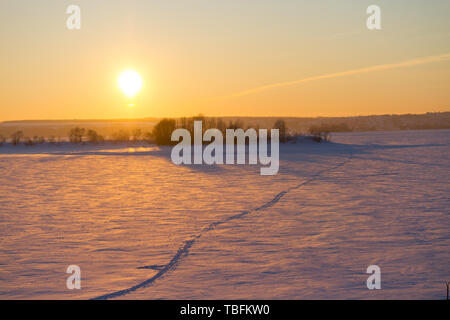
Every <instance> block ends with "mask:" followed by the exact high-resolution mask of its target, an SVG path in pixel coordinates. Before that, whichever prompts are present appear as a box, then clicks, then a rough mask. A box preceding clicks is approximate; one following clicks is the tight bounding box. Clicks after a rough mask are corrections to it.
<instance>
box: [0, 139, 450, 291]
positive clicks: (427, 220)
mask: <svg viewBox="0 0 450 320" xmlns="http://www.w3.org/2000/svg"><path fill="white" fill-rule="evenodd" d="M332 140H333V142H332V143H323V144H317V143H313V142H301V143H295V144H286V145H282V146H281V147H280V159H281V162H280V172H279V174H278V175H275V176H261V175H260V174H259V168H260V166H259V165H258V166H250V165H221V166H206V165H195V166H175V165H174V164H172V162H171V160H170V148H157V147H154V146H149V145H137V146H135V145H123V144H118V145H113V144H111V145H108V144H107V145H79V146H73V145H70V144H63V145H61V146H53V145H46V144H45V145H40V146H32V147H25V146H18V147H13V146H2V147H0V170H1V171H0V172H2V175H1V177H0V234H1V244H0V299H37V298H40V299H49V298H55V299H90V298H122V299H401V298H403V299H442V298H444V294H445V284H444V282H445V281H446V280H447V281H448V280H449V279H450V268H449V267H448V266H449V262H450V249H449V248H450V232H449V227H450V219H449V218H450V217H449V216H450V213H449V210H448V208H449V207H450V203H449V202H450V201H449V178H450V176H449V172H450V170H449V169H450V164H449V163H450V162H449V160H450V159H449V157H450V149H449V146H450V130H435V131H401V132H370V133H346V134H334V135H333V137H332ZM72 264H75V265H78V266H80V268H81V290H68V289H67V288H66V279H67V277H68V276H69V274H66V273H65V271H66V268H67V267H68V266H69V265H72ZM373 264H375V265H378V266H379V267H380V268H381V279H382V282H381V286H382V289H381V290H368V289H367V287H366V280H367V278H368V276H369V275H368V274H366V273H365V272H366V269H367V267H368V266H369V265H373Z"/></svg>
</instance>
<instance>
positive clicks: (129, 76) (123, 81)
mask: <svg viewBox="0 0 450 320" xmlns="http://www.w3.org/2000/svg"><path fill="white" fill-rule="evenodd" d="M118 85H119V88H120V90H122V92H123V93H124V94H125V95H126V96H127V97H128V98H133V97H134V96H135V95H136V94H137V93H138V92H139V91H141V88H142V78H141V76H140V75H139V74H138V73H137V72H136V71H134V70H126V71H123V72H122V73H121V74H120V75H119V78H118Z"/></svg>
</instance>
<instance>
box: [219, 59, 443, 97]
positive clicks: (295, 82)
mask: <svg viewBox="0 0 450 320" xmlns="http://www.w3.org/2000/svg"><path fill="white" fill-rule="evenodd" d="M447 60H450V53H445V54H441V55H436V56H429V57H424V58H417V59H411V60H406V61H403V62H397V63H388V64H381V65H376V66H371V67H366V68H360V69H353V70H347V71H342V72H336V73H330V74H325V75H321V76H314V77H309V78H304V79H300V80H293V81H286V82H278V83H273V84H268V85H265V86H261V87H256V88H252V89H248V90H245V91H241V92H237V93H234V94H231V95H227V96H222V97H219V98H218V99H233V98H239V97H242V96H247V95H250V94H254V93H258V92H262V91H267V90H272V89H276V88H281V87H288V86H294V85H298V84H301V83H306V82H312V81H318V80H324V79H334V78H341V77H346V76H352V75H355V74H362V73H370V72H375V71H384V70H392V69H399V68H407V67H413V66H419V65H423V64H429V63H434V62H439V61H447Z"/></svg>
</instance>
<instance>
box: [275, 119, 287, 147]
mask: <svg viewBox="0 0 450 320" xmlns="http://www.w3.org/2000/svg"><path fill="white" fill-rule="evenodd" d="M273 128H274V129H278V130H279V134H280V142H286V141H287V136H286V131H287V128H286V122H285V121H284V120H283V119H279V120H277V121H275V124H274V125H273Z"/></svg>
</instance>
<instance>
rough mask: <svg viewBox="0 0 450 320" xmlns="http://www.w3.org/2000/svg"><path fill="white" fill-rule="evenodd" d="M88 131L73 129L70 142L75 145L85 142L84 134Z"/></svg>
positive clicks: (70, 133) (70, 132)
mask: <svg viewBox="0 0 450 320" xmlns="http://www.w3.org/2000/svg"><path fill="white" fill-rule="evenodd" d="M85 131H86V129H84V128H78V127H76V128H73V129H70V131H69V141H70V142H73V143H80V142H82V141H83V136H84V132H85Z"/></svg>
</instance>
